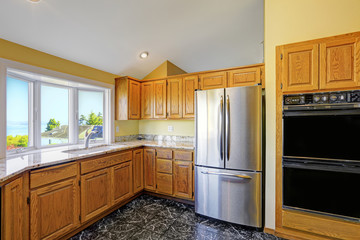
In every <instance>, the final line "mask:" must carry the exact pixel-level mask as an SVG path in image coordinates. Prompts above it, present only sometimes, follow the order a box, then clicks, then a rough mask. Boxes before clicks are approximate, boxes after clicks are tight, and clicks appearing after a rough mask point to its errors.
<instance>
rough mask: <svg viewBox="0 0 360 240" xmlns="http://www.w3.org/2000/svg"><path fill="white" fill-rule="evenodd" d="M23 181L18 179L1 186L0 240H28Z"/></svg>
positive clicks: (20, 178) (21, 178)
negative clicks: (0, 230)
mask: <svg viewBox="0 0 360 240" xmlns="http://www.w3.org/2000/svg"><path fill="white" fill-rule="evenodd" d="M23 183H24V179H23V177H22V176H21V177H19V178H17V179H15V180H13V181H11V182H10V183H8V184H6V185H5V186H3V198H2V207H1V209H3V210H2V211H3V213H2V214H3V216H2V224H1V225H2V233H1V239H14V240H23V239H28V235H29V234H28V232H27V231H26V229H27V228H26V226H27V224H26V222H25V221H26V218H25V216H26V214H25V213H26V212H27V211H26V208H27V207H28V206H27V204H26V197H25V195H26V194H25V192H24V190H25V189H24V186H23Z"/></svg>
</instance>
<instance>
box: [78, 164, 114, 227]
mask: <svg viewBox="0 0 360 240" xmlns="http://www.w3.org/2000/svg"><path fill="white" fill-rule="evenodd" d="M110 182H111V178H110V168H108V169H103V170H98V171H96V172H92V173H88V174H86V175H83V176H81V221H82V222H85V221H87V220H89V219H91V218H92V217H95V216H96V215H98V214H100V213H102V212H103V211H105V210H106V209H108V208H109V207H110V206H111V196H110V195H111V191H110V185H111V184H110Z"/></svg>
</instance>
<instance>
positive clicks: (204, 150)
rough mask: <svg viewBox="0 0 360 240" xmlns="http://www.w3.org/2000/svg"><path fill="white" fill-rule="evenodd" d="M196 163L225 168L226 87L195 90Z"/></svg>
mask: <svg viewBox="0 0 360 240" xmlns="http://www.w3.org/2000/svg"><path fill="white" fill-rule="evenodd" d="M195 100H196V105H195V111H196V114H195V138H196V145H195V156H196V157H195V164H196V165H201V166H209V167H217V168H224V167H225V165H224V130H225V128H224V89H223V88H222V89H215V90H207V91H196V92H195Z"/></svg>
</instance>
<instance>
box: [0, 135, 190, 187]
mask: <svg viewBox="0 0 360 240" xmlns="http://www.w3.org/2000/svg"><path fill="white" fill-rule="evenodd" d="M137 147H161V148H176V149H185V150H193V149H194V143H192V142H165V141H147V140H136V141H128V142H117V143H113V144H109V145H104V144H97V145H95V144H94V145H91V147H90V148H89V149H86V150H85V149H82V148H83V145H71V146H66V147H56V148H51V149H41V150H34V151H30V152H26V153H20V154H14V155H10V156H7V157H6V158H2V159H0V182H4V181H5V180H7V179H9V178H11V177H13V176H15V175H17V174H20V173H22V172H25V171H27V170H30V169H36V168H40V167H46V166H52V165H56V164H61V163H66V162H72V161H76V160H80V159H84V158H88V157H93V156H97V155H101V154H105V153H112V152H118V151H123V150H127V149H132V148H137Z"/></svg>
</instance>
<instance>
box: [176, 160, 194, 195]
mask: <svg viewBox="0 0 360 240" xmlns="http://www.w3.org/2000/svg"><path fill="white" fill-rule="evenodd" d="M192 166H193V164H192V162H188V161H177V160H175V161H174V194H175V196H177V197H183V198H192V193H193V182H192V181H193V180H192V176H193V170H192Z"/></svg>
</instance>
